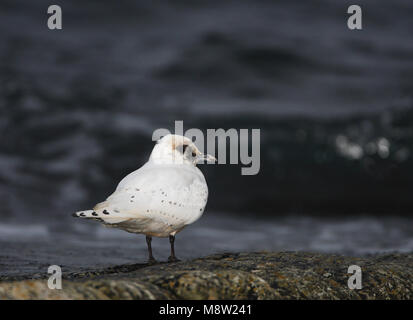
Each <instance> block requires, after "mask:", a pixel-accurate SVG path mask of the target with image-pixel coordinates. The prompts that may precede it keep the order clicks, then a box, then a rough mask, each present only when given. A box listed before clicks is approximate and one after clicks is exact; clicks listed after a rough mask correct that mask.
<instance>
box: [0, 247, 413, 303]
mask: <svg viewBox="0 0 413 320" xmlns="http://www.w3.org/2000/svg"><path fill="white" fill-rule="evenodd" d="M350 265H358V266H360V267H361V270H362V289H360V290H357V289H355V290H350V289H349V288H348V285H347V282H348V279H349V277H350V276H351V274H348V273H347V270H348V267H349V266H350ZM0 299H413V254H386V255H375V256H370V257H364V258H354V257H346V256H339V255H331V254H318V253H305V252H277V253H274V252H254V253H224V254H216V255H212V256H208V257H205V258H199V259H195V260H191V261H181V262H175V263H159V264H155V265H146V264H135V265H121V266H115V267H111V268H107V269H103V270H88V271H85V272H82V273H67V274H63V280H62V289H61V290H51V289H49V288H48V286H47V275H40V274H36V275H32V276H31V277H30V279H21V280H16V279H10V278H2V279H0Z"/></svg>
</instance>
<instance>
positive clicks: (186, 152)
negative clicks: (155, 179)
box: [149, 134, 216, 166]
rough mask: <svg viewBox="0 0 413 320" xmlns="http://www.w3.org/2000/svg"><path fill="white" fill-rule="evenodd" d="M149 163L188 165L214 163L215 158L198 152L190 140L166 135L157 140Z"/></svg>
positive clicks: (174, 135)
mask: <svg viewBox="0 0 413 320" xmlns="http://www.w3.org/2000/svg"><path fill="white" fill-rule="evenodd" d="M149 161H152V162H154V163H159V164H189V165H193V166H196V165H197V164H198V163H200V162H204V161H206V162H215V161H216V159H215V157H213V156H211V155H209V154H203V153H202V152H200V151H199V150H198V148H197V146H196V145H195V143H193V142H192V140H191V139H189V138H187V137H184V136H179V135H176V134H168V135H166V136H164V137H162V138H161V139H159V140H158V141H157V143H156V145H155V147H154V148H153V150H152V153H151V156H150V158H149Z"/></svg>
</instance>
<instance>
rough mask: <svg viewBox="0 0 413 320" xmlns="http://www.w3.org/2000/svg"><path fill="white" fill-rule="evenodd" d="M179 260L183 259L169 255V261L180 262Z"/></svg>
mask: <svg viewBox="0 0 413 320" xmlns="http://www.w3.org/2000/svg"><path fill="white" fill-rule="evenodd" d="M178 261H181V260H179V259H178V258H177V257H173V256H169V257H168V262H178Z"/></svg>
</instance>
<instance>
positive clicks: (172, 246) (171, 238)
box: [168, 235, 179, 262]
mask: <svg viewBox="0 0 413 320" xmlns="http://www.w3.org/2000/svg"><path fill="white" fill-rule="evenodd" d="M169 243H170V244H171V255H170V256H169V258H168V261H169V262H175V261H179V259H178V258H177V257H176V256H175V246H174V244H175V236H173V235H170V236H169Z"/></svg>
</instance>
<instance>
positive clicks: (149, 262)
mask: <svg viewBox="0 0 413 320" xmlns="http://www.w3.org/2000/svg"><path fill="white" fill-rule="evenodd" d="M156 263H158V261H157V260H155V258H154V257H151V258H149V259H148V264H156Z"/></svg>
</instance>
